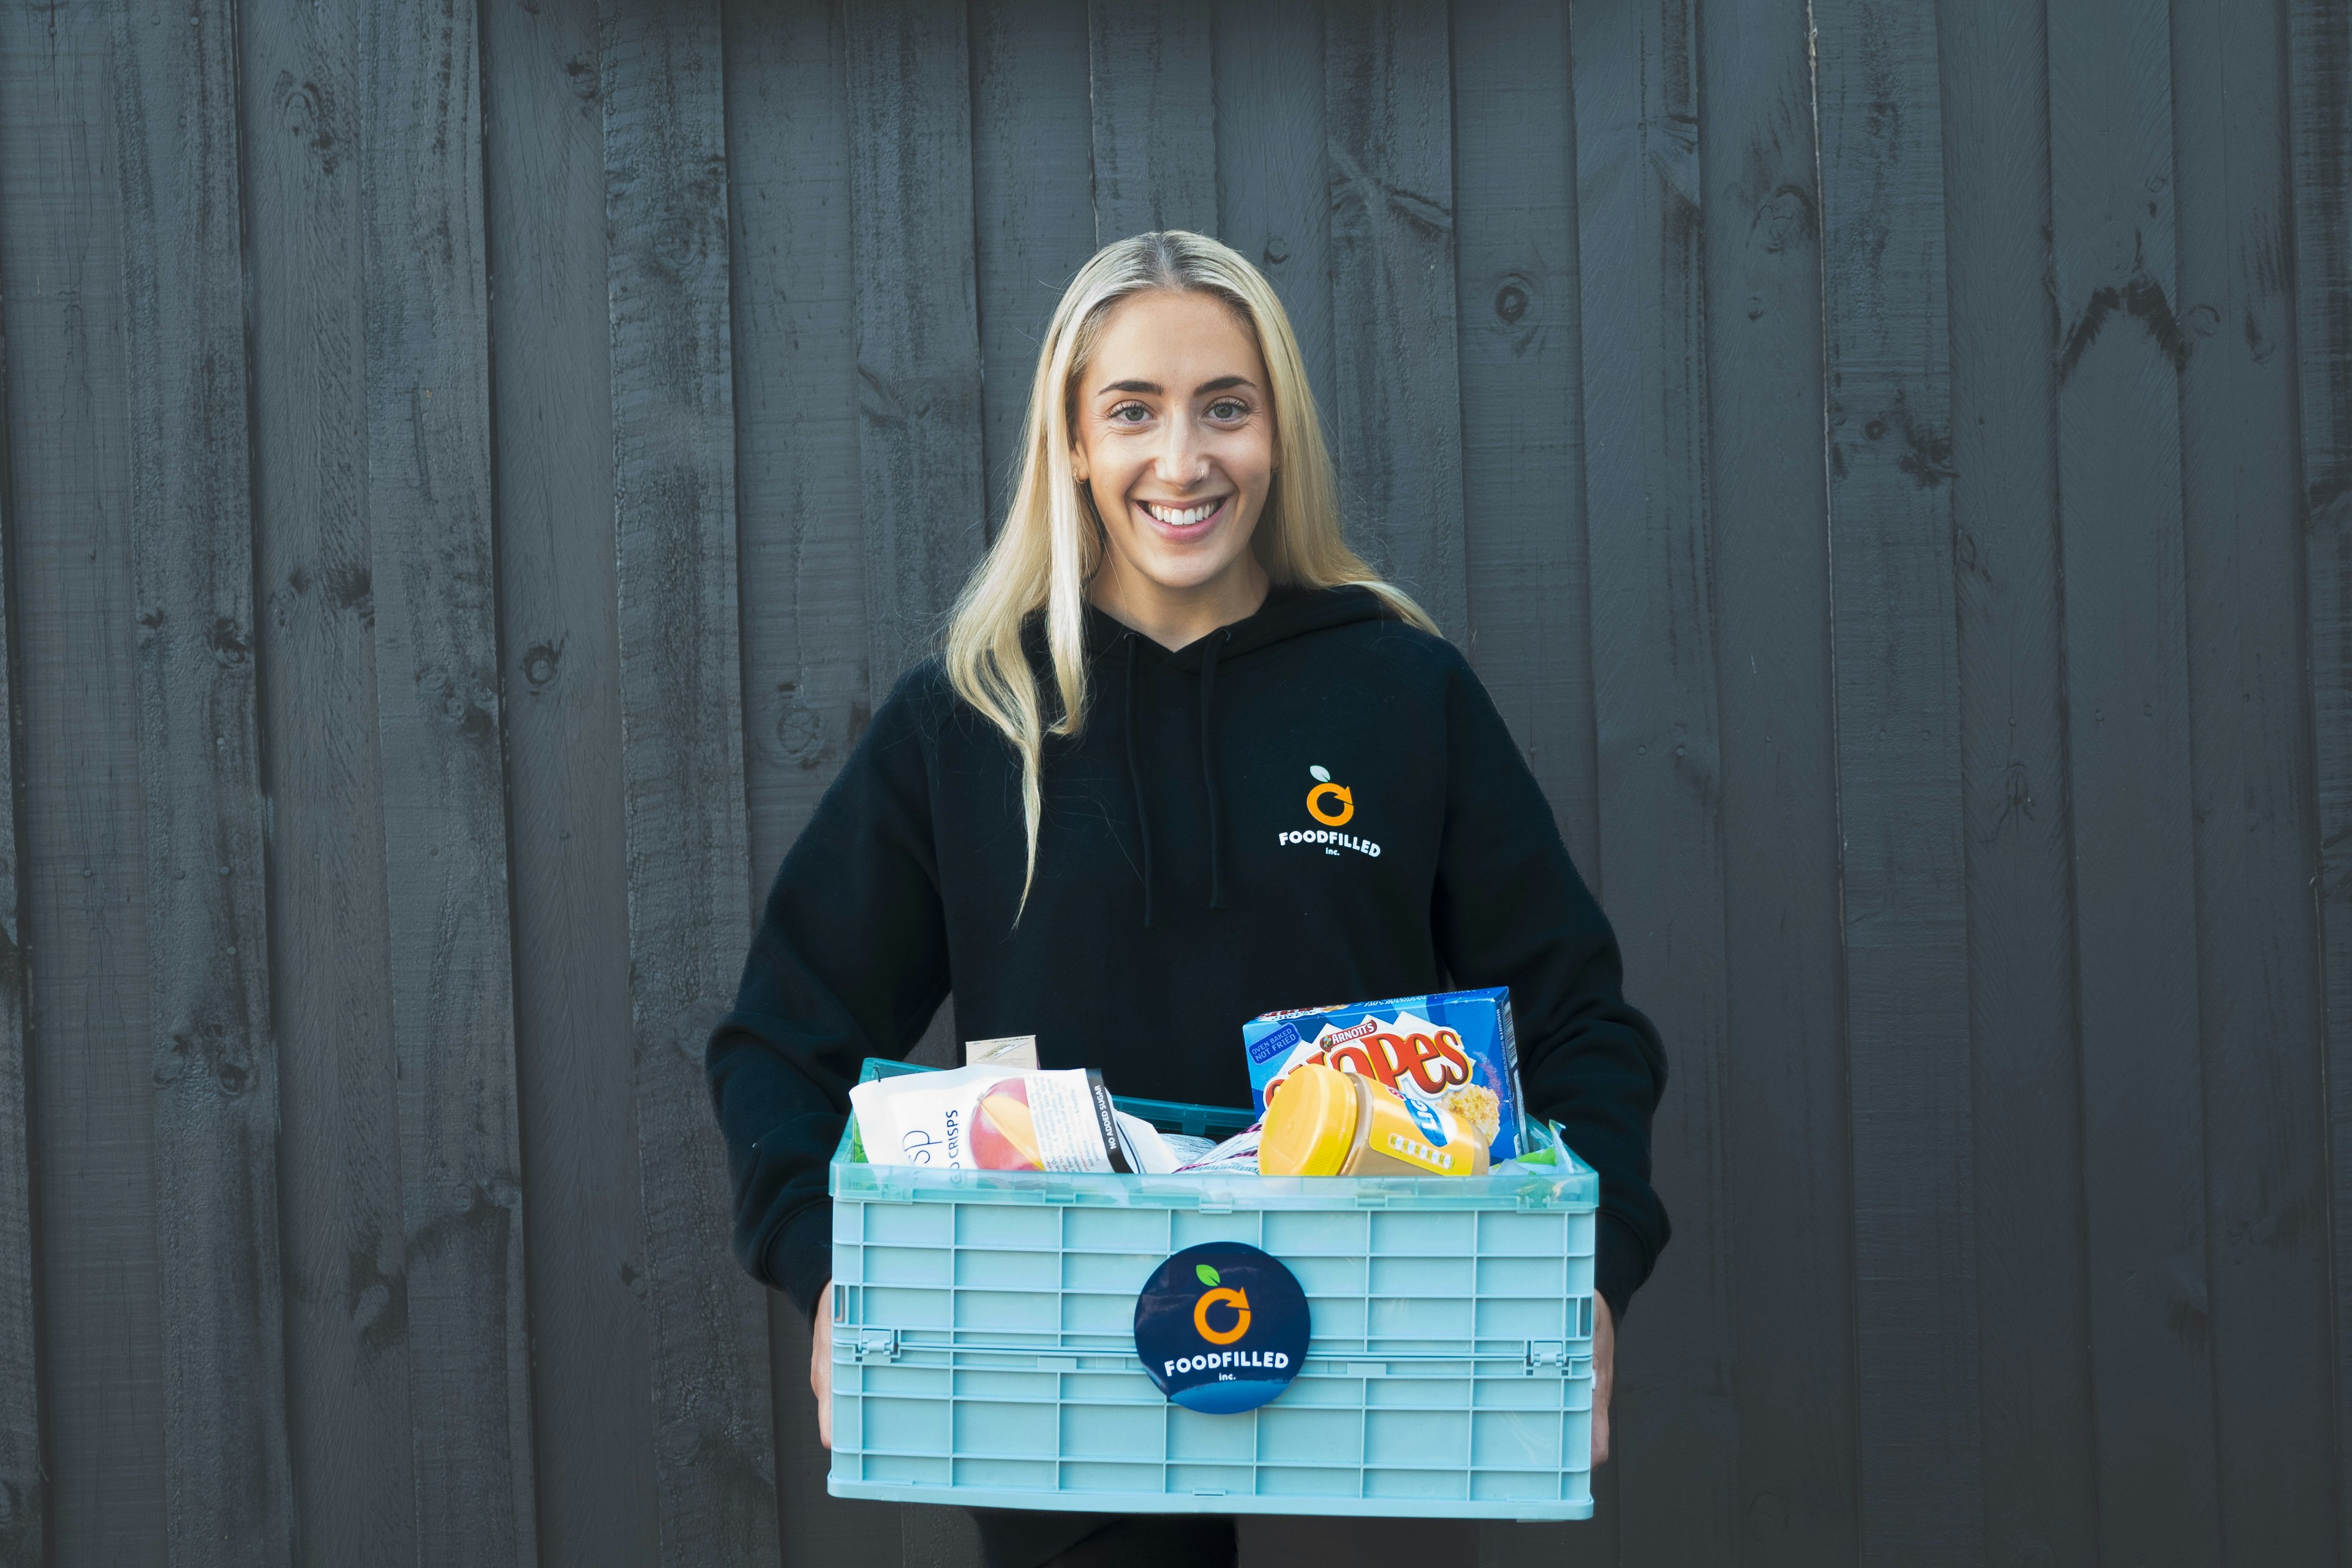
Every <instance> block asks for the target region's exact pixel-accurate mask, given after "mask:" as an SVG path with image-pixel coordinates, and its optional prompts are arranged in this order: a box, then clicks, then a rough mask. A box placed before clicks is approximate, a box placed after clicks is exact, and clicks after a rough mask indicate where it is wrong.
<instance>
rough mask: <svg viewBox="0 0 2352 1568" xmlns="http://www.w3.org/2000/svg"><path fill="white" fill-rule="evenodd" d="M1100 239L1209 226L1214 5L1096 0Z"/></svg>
mask: <svg viewBox="0 0 2352 1568" xmlns="http://www.w3.org/2000/svg"><path fill="white" fill-rule="evenodd" d="M1209 26H1210V10H1209V7H1207V6H1205V5H1199V4H1196V3H1193V0H1148V3H1145V4H1122V3H1120V0H1092V3H1091V4H1090V5H1087V52H1088V56H1089V59H1090V66H1089V70H1088V73H1087V84H1088V87H1089V88H1090V89H1091V94H1090V96H1091V97H1092V99H1093V107H1094V197H1095V243H1096V244H1097V245H1108V244H1109V243H1110V242H1111V241H1113V240H1115V239H1125V238H1126V237H1128V236H1129V235H1131V234H1142V233H1144V232H1146V231H1148V230H1152V229H1163V228H1187V229H1192V230H1193V231H1195V232H1197V233H1203V234H1205V233H1210V232H1213V230H1214V229H1215V227H1216V222H1217V124H1216V104H1215V101H1214V96H1213V91H1212V89H1211V86H1210V80H1211V77H1210V70H1211V58H1210V56H1211V47H1210V39H1209Z"/></svg>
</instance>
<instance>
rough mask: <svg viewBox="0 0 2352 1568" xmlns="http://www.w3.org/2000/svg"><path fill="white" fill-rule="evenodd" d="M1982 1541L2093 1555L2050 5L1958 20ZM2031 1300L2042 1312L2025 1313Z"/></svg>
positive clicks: (1960, 514) (1948, 149)
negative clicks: (2058, 426)
mask: <svg viewBox="0 0 2352 1568" xmlns="http://www.w3.org/2000/svg"><path fill="white" fill-rule="evenodd" d="M1937 16H1938V19H1939V23H1940V34H1939V38H1938V47H1939V48H1940V51H1941V54H1942V58H1943V64H1944V81H1945V98H1944V102H1945V104H1946V106H1947V110H1948V120H1947V121H1946V124H1945V128H1944V145H1945V153H1944V172H1945V181H1946V188H1945V204H1946V212H1947V215H1948V217H1947V222H1946V233H1947V234H1948V235H1949V237H1950V245H1951V261H1950V269H1951V310H1952V324H1951V343H1952V466H1953V468H1954V469H1955V470H1956V471H1957V472H1958V474H1959V475H1960V476H1961V479H1959V481H1958V482H1957V483H1956V484H1955V485H1954V487H1953V492H1952V521H1953V530H1954V534H1955V538H1956V555H1957V564H1958V573H1957V575H1956V577H1955V583H1956V584H1957V588H1956V595H1957V600H1956V608H1957V611H1958V617H1959V619H1958V635H1959V642H1958V648H1959V679H1960V737H1961V741H1960V743H1961V756H1962V763H1963V767H1964V770H1965V773H1964V786H1963V787H1964V789H1965V792H1966V809H1967V813H1968V817H1967V833H1968V837H1967V856H1968V858H1967V874H1968V902H1969V965H1970V973H1969V1047H1970V1052H1971V1055H1972V1057H1973V1059H1974V1062H1975V1075H1974V1086H1975V1105H1976V1115H1975V1134H1976V1136H1975V1146H1974V1156H1975V1161H1976V1186H1975V1196H1976V1237H1977V1249H1978V1251H1977V1265H1978V1287H1977V1300H1978V1303H1979V1307H1978V1315H1979V1321H1981V1322H1982V1323H1984V1324H1986V1325H1987V1329H1988V1331H1987V1334H1986V1338H1985V1341H1984V1342H1983V1344H1982V1346H1981V1358H1980V1361H1979V1401H1980V1405H1979V1410H1980V1413H1981V1414H1980V1419H1979V1425H1980V1426H1981V1429H1982V1432H1983V1435H1984V1439H1983V1441H1984V1447H1983V1460H1982V1463H1983V1467H1984V1507H1985V1516H1984V1517H1985V1523H1984V1530H1985V1543H1984V1544H1985V1552H1986V1554H1987V1555H1988V1556H1989V1557H1991V1558H1993V1559H1994V1560H1995V1561H2001V1560H2004V1559H2006V1560H2010V1561H2018V1562H2031V1561H2033V1560H2035V1558H2036V1556H2037V1554H2038V1555H2039V1556H2040V1557H2041V1560H2042V1561H2045V1562H2053V1563H2083V1562H2092V1561H2095V1560H2096V1558H2097V1554H2098V1544H2097V1531H2098V1489H2097V1486H2096V1484H2095V1480H2094V1479H2093V1456H2094V1452H2095V1447H2094V1445H2095V1436H2094V1431H2093V1410H2092V1404H2091V1369H2090V1319H2089V1307H2088V1302H2087V1296H2086V1291H2087V1289H2088V1280H2087V1279H2086V1277H2085V1269H2084V1249H2083V1237H2084V1231H2083V1097H2082V1079H2081V1067H2082V1063H2081V1055H2080V1044H2079V1038H2078V1036H2077V1033H2076V1027H2075V1005H2074V882H2073V877H2072V855H2071V838H2070V834H2069V820H2070V816H2069V811H2068V795H2067V782H2066V721H2065V711H2066V703H2065V684H2064V681H2065V668H2064V664H2063V656H2062V651H2061V650H2062V648H2063V631H2062V626H2061V621H2062V614H2061V608H2060V597H2061V592H2062V587H2061V581H2060V575H2059V549H2058V475H2057V449H2056V441H2055V436H2054V425H2055V419H2056V415H2055V403H2056V395H2057V374H2056V362H2055V357H2054V351H2053V345H2054V344H2055V343H2056V342H2057V320H2056V312H2055V310H2054V308H2053V304H2052V302H2051V300H2050V298H2049V294H2048V291H2047V289H2046V288H2045V287H2044V280H2045V279H2046V277H2047V273H2048V269H2049V265H2050V244H2049V223H2050V103H2049V73H2048V69H2047V65H2046V56H2045V53H2044V49H2045V45H2046V39H2045V37H2044V36H2043V27H2042V12H2041V9H2040V8H2039V7H2034V8H2031V9H2028V8H2022V7H2019V6H2014V5H2000V4H1999V3H1998V0H1992V3H1987V0H1959V3H1955V4H1950V5H1944V6H1942V7H1940V8H1939V9H1938V12H1937ZM2028 1303H2032V1305H2031V1307H2030V1308H2029V1307H2028V1306H2027V1304H2028Z"/></svg>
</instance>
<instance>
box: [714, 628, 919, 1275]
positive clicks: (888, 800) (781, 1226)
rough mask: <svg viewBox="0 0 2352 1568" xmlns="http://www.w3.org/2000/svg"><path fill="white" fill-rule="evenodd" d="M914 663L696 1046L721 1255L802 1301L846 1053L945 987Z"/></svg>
mask: <svg viewBox="0 0 2352 1568" xmlns="http://www.w3.org/2000/svg"><path fill="white" fill-rule="evenodd" d="M928 670H929V667H928V666H927V667H923V668H919V669H918V670H916V671H915V672H913V673H910V674H909V675H908V677H906V679H902V680H901V681H900V682H899V683H898V689H896V690H894V691H893V692H892V693H891V694H890V698H889V700H887V702H885V703H884V704H883V706H882V708H881V710H880V711H878V712H877V713H876V714H875V716H874V721H873V722H872V723H871V724H870V725H868V726H867V727H866V734H865V735H864V737H863V738H862V739H860V741H859V742H858V743H857V745H856V749H855V750H854V751H852V752H851V753H850V756H849V760H848V762H847V763H845V764H844V765H843V767H842V770H841V773H840V775H839V776H838V777H836V778H835V780H834V782H833V786H832V788H830V789H828V790H826V791H825V794H824V799H823V800H822V801H821V802H819V803H818V805H817V808H816V813H815V815H814V816H812V817H811V818H810V819H809V824H808V826H807V827H806V828H804V829H803V831H802V833H801V836H800V838H799V839H798V841H796V842H795V843H794V844H793V847H792V851H791V853H789V854H787V855H786V856H785V857H784V863H783V865H782V868H780V869H779V870H778V871H777V873H776V879H775V883H774V886H773V887H772V889H770V891H769V894H768V902H767V908H766V910H765V912H764V913H763V914H762V915H761V921H760V926H759V930H758V931H756V932H755V933H754V934H753V936H752V939H751V957H750V958H749V959H748V960H747V961H746V962H745V963H744V965H743V982H742V984H741V986H740V989H739V990H738V991H737V993H736V997H735V1007H734V1010H733V1011H732V1012H730V1013H729V1014H728V1015H727V1016H726V1017H725V1018H723V1019H721V1020H720V1021H719V1026H718V1027H717V1028H716V1029H714V1030H713V1031H712V1032H711V1036H710V1041H709V1047H708V1050H707V1052H706V1055H705V1058H704V1060H705V1065H706V1067H707V1068H708V1070H709V1077H710V1097H711V1101H712V1103H713V1105H714V1106H715V1108H716V1109H717V1110H718V1113H719V1127H720V1129H721V1131H724V1132H725V1134H726V1138H727V1156H728V1170H729V1173H730V1175H731V1176H732V1177H733V1180H734V1191H735V1236H734V1250H735V1258H736V1261H737V1262H739V1263H740V1264H741V1265H742V1266H743V1268H745V1269H746V1270H747V1271H749V1272H750V1274H751V1277H752V1278H753V1279H759V1280H761V1281H763V1282H764V1283H766V1284H770V1285H773V1286H775V1287H777V1288H778V1289H782V1290H783V1291H785V1292H786V1293H787V1294H789V1295H790V1296H791V1297H792V1298H793V1300H794V1301H797V1302H798V1303H799V1304H800V1307H801V1310H803V1311H804V1312H807V1311H814V1309H815V1305H816V1299H817V1295H818V1292H820V1291H821V1290H823V1289H824V1282H825V1281H826V1280H827V1279H830V1278H831V1277H832V1274H833V1259H832V1247H833V1206H832V1204H831V1203H830V1201H829V1200H828V1199H827V1197H826V1194H825V1170H826V1166H827V1164H828V1163H829V1162H830V1161H831V1160H832V1158H833V1152H834V1149H835V1145H836V1144H838V1143H839V1142H840V1140H841V1131H842V1128H843V1126H844V1125H845V1122H846V1121H847V1119H848V1114H849V1089H850V1086H851V1085H852V1084H853V1083H855V1082H856V1079H857V1072H858V1067H859V1064H860V1063H861V1062H862V1061H864V1059H865V1058H867V1057H898V1058H903V1057H904V1056H905V1055H906V1054H907V1052H908V1051H909V1050H910V1049H912V1048H913V1047H914V1046H915V1044H916V1042H917V1041H919V1039H921V1037H922V1034H923V1030H924V1029H925V1028H926V1027H927V1026H929V1023H930V1019H931V1015H932V1014H933V1013H935V1012H936V1011H938V1009H939V1005H940V1001H941V999H942V998H944V997H945V996H946V994H947V992H948V960H947V932H946V926H945V921H944V917H943V916H942V914H941V909H940V891H939V872H938V864H937V861H936V859H935V858H934V856H933V853H932V842H931V815H930V791H929V763H928V759H927V756H926V752H927V750H928V748H927V747H926V746H925V744H924V736H925V725H926V722H927V719H926V713H927V710H929V709H930V708H932V707H933V706H934V705H933V704H932V703H931V702H929V700H926V689H927V688H928V686H929V684H930V683H929V681H928V680H927V679H926V673H927V671H928Z"/></svg>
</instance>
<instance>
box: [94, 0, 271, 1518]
mask: <svg viewBox="0 0 2352 1568" xmlns="http://www.w3.org/2000/svg"><path fill="white" fill-rule="evenodd" d="M113 24H114V26H113V32H114V71H113V86H114V109H115V129H116V136H117V142H116V146H117V156H118V157H119V159H120V163H119V165H118V169H117V174H118V178H119V180H120V182H121V183H120V186H119V190H120V195H121V204H122V237H123V246H122V268H123V272H122V303H123V314H122V323H121V324H122V329H123V337H124V352H125V353H126V355H127V356H128V359H129V362H130V371H131V374H130V377H129V380H128V382H127V391H128V393H129V399H130V420H129V424H130V436H131V441H130V446H129V449H128V452H127V454H126V456H127V457H128V459H129V462H130V470H131V554H132V582H133V592H134V594H135V595H136V604H137V614H138V623H139V626H140V631H139V634H138V637H137V648H138V663H137V671H138V704H139V779H140V784H141V786H142V803H143V805H144V823H143V826H144V828H145V841H146V848H147V883H148V897H147V921H148V932H149V937H148V941H149V951H150V952H151V954H152V961H153V965H154V967H153V978H152V989H151V990H150V992H149V995H148V1008H149V1021H150V1023H149V1026H150V1030H151V1033H150V1035H149V1039H150V1041H151V1042H152V1047H153V1050H154V1083H155V1090H156V1093H155V1102H154V1103H155V1163H154V1172H155V1220H156V1244H157V1250H158V1253H159V1255H160V1263H161V1270H160V1283H161V1286H162V1303H161V1304H162V1310H163V1423H164V1426H163V1509H164V1519H165V1523H166V1527H167V1530H168V1534H169V1540H170V1542H171V1550H172V1557H173V1561H174V1562H175V1563H176V1562H184V1563H290V1562H291V1561H292V1559H293V1552H294V1531H293V1487H292V1482H291V1479H290V1476H289V1460H288V1454H287V1437H286V1379H285V1369H286V1360H285V1347H284V1340H283V1331H284V1323H285V1312H284V1308H283V1305H282V1302H281V1300H280V1296H279V1276H278V1201H277V1198H278V1062H277V1041H276V1038H275V1037H274V1035H273V1034H272V1031H271V1027H270V1018H269V955H268V927H267V920H268V910H267V908H266V898H267V894H266V887H265V882H264V876H263V868H262V798H261V774H260V763H261V759H260V750H259V742H258V738H257V734H256V721H257V717H258V713H257V708H258V700H257V691H256V687H255V680H254V669H253V649H254V641H255V634H254V622H253V497H252V489H251V484H250V475H249V471H248V467H247V422H246V415H247V401H246V393H247V377H246V360H245V319H244V317H245V310H244V307H245V272H244V268H243V263H242V257H241V248H242V236H241V234H240V232H239V226H238V201H239V193H238V187H237V158H236V143H237V92H236V16H235V12H234V10H233V8H232V6H231V5H228V4H226V0H215V3H213V4H206V5H200V6H199V7H198V8H197V9H195V10H194V11H192V12H187V13H184V14H183V13H182V12H181V11H180V10H178V9H176V8H174V9H173V10H172V11H170V12H168V13H167V12H165V11H163V10H161V9H158V8H154V7H140V6H135V5H131V4H130V3H128V0H118V3H117V4H116V5H115V6H114V13H113Z"/></svg>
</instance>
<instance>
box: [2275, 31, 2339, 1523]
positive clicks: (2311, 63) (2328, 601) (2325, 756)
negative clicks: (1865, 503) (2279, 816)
mask: <svg viewBox="0 0 2352 1568" xmlns="http://www.w3.org/2000/svg"><path fill="white" fill-rule="evenodd" d="M2287 16H2288V20H2289V24H2290V31H2289V35H2288V37H2289V47H2288V52H2287V61H2288V69H2289V83H2290V86H2289V97H2288V109H2287V116H2286V121H2287V126H2288V131H2289V136H2288V145H2289V147H2290V149H2291V151H2292V156H2293V165H2292V167H2293V190H2294V264H2295V265H2294V312H2295V335H2294V345H2295V358H2296V364H2297V370H2298V375H2297V382H2298V388H2297V390H2298V391H2299V392H2300V394H2301V401H2300V405H2299V408H2298V412H2299V415H2300V420H2299V429H2298V434H2299V435H2300V436H2301V437H2302V442H2301V447H2302V450H2301V458H2302V474H2301V480H2302V487H2303V493H2302V496H2301V498H2300V504H2299V505H2298V506H2297V508H2296V514H2297V517H2298V520H2299V521H2301V523H2302V525H2303V529H2304V546H2303V551H2304V555H2303V568H2304V599H2303V603H2302V605H2300V606H2299V607H2300V608H2301V610H2302V612H2303V614H2304V616H2305V637H2306V638H2307V641H2306V643H2305V660H2306V664H2305V668H2307V669H2308V670H2309V671H2310V676H2309V679H2310V680H2311V691H2310V697H2309V700H2310V704H2311V720H2310V722H2311V737H2312V739H2311V746H2312V758H2311V767H2312V785H2313V789H2312V800H2313V808H2312V814H2311V816H2312V819H2311V820H2310V821H2309V822H2308V823H2307V824H2306V826H2305V829H2304V832H2305V843H2306V845H2308V846H2309V847H2308V848H2306V850H2305V864H2306V866H2308V867H2309V868H2311V871H2312V873H2313V880H2312V887H2313V893H2314V903H2315V911H2316V914H2317V917H2318V920H2319V936H2320V947H2319V962H2320V984H2321V994H2320V1000H2321V1004H2322V1005H2323V1007H2324V1009H2325V1013H2324V1024H2325V1030H2326V1033H2325V1036H2324V1039H2325V1042H2326V1062H2327V1099H2326V1114H2327V1136H2328V1152H2329V1155H2330V1161H2329V1167H2330V1181H2331V1194H2330V1195H2331V1199H2332V1201H2331V1202H2330V1204H2329V1206H2328V1214H2329V1216H2330V1226H2331V1228H2330V1232H2329V1237H2328V1239H2329V1242H2330V1243H2331V1247H2332V1253H2333V1257H2334V1258H2335V1261H2336V1268H2335V1299H2334V1301H2333V1303H2332V1306H2333V1309H2334V1313H2335V1318H2334V1322H2335V1329H2336V1363H2335V1390H2336V1410H2337V1413H2338V1414H2337V1427H2336V1471H2335V1475H2336V1497H2337V1500H2338V1501H2337V1509H2338V1512H2337V1516H2336V1553H2337V1556H2338V1557H2339V1558H2342V1559H2346V1560H2352V1509H2347V1508H2345V1507H2344V1505H2343V1499H2344V1498H2345V1497H2347V1495H2352V1443H2347V1442H2346V1440H2345V1432H2344V1426H2343V1416H2342V1412H2343V1411H2345V1410H2346V1409H2347V1408H2352V1268H2347V1267H2346V1260H2347V1258H2352V16H2347V14H2346V12H2345V10H2344V8H2343V7H2342V6H2341V5H2333V4H2330V3H2329V0H2295V3H2294V4H2293V5H2290V6H2289V7H2288V9H2287Z"/></svg>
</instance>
